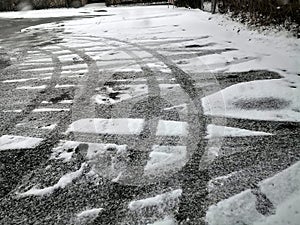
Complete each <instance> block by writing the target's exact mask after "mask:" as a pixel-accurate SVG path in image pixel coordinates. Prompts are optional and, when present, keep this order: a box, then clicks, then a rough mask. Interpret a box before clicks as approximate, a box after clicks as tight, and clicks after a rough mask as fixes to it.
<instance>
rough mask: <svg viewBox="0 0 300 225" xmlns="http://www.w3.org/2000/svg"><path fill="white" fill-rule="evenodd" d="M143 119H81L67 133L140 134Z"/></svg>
mask: <svg viewBox="0 0 300 225" xmlns="http://www.w3.org/2000/svg"><path fill="white" fill-rule="evenodd" d="M143 125H144V119H131V118H122V119H81V120H77V121H75V122H73V123H72V124H71V125H70V126H69V128H68V130H67V132H82V133H96V134H140V132H141V131H142V129H143Z"/></svg>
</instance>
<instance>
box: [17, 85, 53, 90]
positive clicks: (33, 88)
mask: <svg viewBox="0 0 300 225" xmlns="http://www.w3.org/2000/svg"><path fill="white" fill-rule="evenodd" d="M46 87H47V85H41V86H21V87H16V89H17V90H36V89H45V88H46Z"/></svg>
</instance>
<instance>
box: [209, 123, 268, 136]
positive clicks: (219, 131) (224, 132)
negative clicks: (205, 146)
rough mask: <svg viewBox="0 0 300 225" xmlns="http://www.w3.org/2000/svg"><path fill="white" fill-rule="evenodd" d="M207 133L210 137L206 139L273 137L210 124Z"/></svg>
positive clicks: (264, 133)
mask: <svg viewBox="0 0 300 225" xmlns="http://www.w3.org/2000/svg"><path fill="white" fill-rule="evenodd" d="M207 133H208V135H207V136H206V138H214V137H244V136H265V135H272V134H270V133H266V132H260V131H251V130H246V129H240V128H235V127H226V126H217V125H214V124H209V125H208V126H207Z"/></svg>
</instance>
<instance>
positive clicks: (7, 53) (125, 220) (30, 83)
mask: <svg viewBox="0 0 300 225" xmlns="http://www.w3.org/2000/svg"><path fill="white" fill-rule="evenodd" d="M62 20H63V19H62ZM7 22H8V21H7V20H1V22H0V29H1V38H2V40H1V42H0V44H1V46H2V48H0V72H1V75H0V96H1V98H0V120H1V121H0V136H2V141H3V142H2V143H4V141H6V143H8V144H6V145H3V146H0V162H1V163H0V199H1V201H0V224H3V225H4V224H5V225H9V224H47V225H48V224H103V225H106V224H107V225H108V224H112V225H115V224H131V225H133V224H135V225H138V224H152V223H154V222H155V221H159V220H162V219H165V220H166V221H167V220H168V218H169V216H170V215H171V216H172V217H173V218H174V219H175V220H176V221H177V223H178V224H193V225H199V224H204V218H205V215H206V212H207V210H208V207H209V206H210V205H213V204H215V203H217V202H220V201H222V200H224V199H228V198H229V197H231V196H234V195H236V194H238V193H240V192H242V191H244V190H247V189H250V190H251V193H252V194H253V196H254V197H255V199H256V205H255V208H256V210H257V211H258V212H259V213H260V214H261V215H264V216H268V215H271V214H272V213H274V205H273V204H272V201H271V200H269V199H268V198H267V196H266V195H265V194H264V193H263V192H262V191H261V189H260V187H259V186H258V183H259V182H260V181H262V180H264V179H266V178H267V177H272V176H274V175H275V174H277V173H278V172H280V171H283V170H284V169H286V168H288V167H289V166H290V165H292V164H294V163H296V162H297V161H299V158H300V152H299V150H298V149H297V147H295V146H299V144H300V143H299V142H300V140H299V136H298V135H299V131H300V126H299V124H298V123H292V122H272V121H256V120H246V119H234V118H227V119H225V118H221V117H212V116H204V115H203V109H202V105H201V98H202V97H204V96H206V95H208V94H211V93H214V92H216V91H219V90H220V89H223V88H225V87H228V86H230V85H233V84H237V83H240V82H245V81H252V80H258V79H279V78H280V76H279V75H278V74H276V73H273V72H268V71H249V72H244V73H226V74H224V73H215V74H213V76H208V75H207V74H205V73H194V74H190V73H189V74H188V73H186V72H185V71H183V70H182V69H181V68H179V67H178V66H177V64H175V63H174V60H178V59H185V58H191V57H195V54H196V55H198V56H199V55H209V54H214V53H217V52H218V53H221V52H225V51H234V50H235V49H229V48H224V49H218V50H216V49H211V50H201V46H188V45H186V46H185V42H186V41H187V40H184V39H183V38H178V39H175V40H174V39H172V42H174V43H178V44H181V46H185V47H184V49H183V48H182V47H181V48H179V47H178V48H177V49H176V48H172V49H168V48H164V49H162V47H161V46H162V45H163V44H165V43H170V40H164V39H158V40H141V42H140V43H137V42H135V41H131V40H130V39H129V40H128V39H125V38H122V37H119V38H116V37H115V38H107V37H92V36H86V35H81V36H78V37H77V38H78V40H80V44H78V43H77V44H76V45H74V44H73V45H72V44H70V43H69V42H68V40H66V39H63V38H61V34H64V35H66V36H67V35H72V34H68V33H66V32H65V31H64V27H63V25H61V26H60V21H57V27H56V28H55V29H53V30H52V31H51V32H49V33H47V31H45V30H39V29H36V30H33V31H30V32H23V33H19V32H17V31H19V29H20V28H24V27H27V26H29V25H35V24H39V23H43V22H44V21H43V20H35V21H32V20H26V19H23V20H9V23H10V25H9V26H8V25H7ZM47 22H51V21H49V20H48V21H47ZM73 38H74V37H73ZM201 38H202V39H203V40H206V41H207V43H208V44H209V43H210V39H209V37H208V36H203V37H201ZM210 44H211V43H210ZM195 48H196V49H197V50H196V51H197V53H195V51H194V49H195ZM191 49H193V52H191V53H189V52H188V51H190V50H191ZM107 50H109V51H111V55H110V57H109V58H107V57H106V58H105V59H103V58H101V52H103V51H107ZM161 50H163V51H161ZM162 52H164V53H162ZM174 52H175V53H176V54H173V53H174ZM93 55H94V56H96V55H97V56H98V58H97V57H92V56H93ZM123 55H126V60H124V59H122V57H121V56H123ZM137 65H138V66H139V67H140V68H141V70H135V69H134V68H135V66H137ZM269 103H270V104H271V106H269V107H276V102H275V103H274V102H272V101H271V100H270V102H269ZM252 104H255V103H252ZM266 104H267V105H268V103H266ZM274 105H275V106H274ZM243 106H244V107H252V105H251V103H249V104H244V105H243ZM267 107H268V106H267ZM210 123H214V124H217V125H226V126H231V127H237V128H242V129H249V130H256V131H262V132H267V133H272V134H273V135H272V136H250V137H223V138H222V140H218V143H220V142H221V150H220V151H219V152H220V153H219V155H218V156H216V158H214V159H213V160H211V159H210V158H209V157H208V156H207V152H208V149H209V148H210V147H212V146H214V144H215V143H213V142H211V143H209V140H208V139H207V138H205V136H206V135H207V134H206V127H207V125H208V124H210ZM28 137H31V139H30V138H28ZM7 140H8V141H7ZM9 143H19V145H21V146H22V147H20V148H19V149H16V147H15V145H13V144H11V145H10V144H9ZM24 146H25V147H24ZM229 174H230V179H226V180H224V182H221V181H220V180H216V179H215V178H217V177H221V176H228V175H229ZM166 224H167V223H166ZM235 224H246V223H235ZM231 225H232V224H231Z"/></svg>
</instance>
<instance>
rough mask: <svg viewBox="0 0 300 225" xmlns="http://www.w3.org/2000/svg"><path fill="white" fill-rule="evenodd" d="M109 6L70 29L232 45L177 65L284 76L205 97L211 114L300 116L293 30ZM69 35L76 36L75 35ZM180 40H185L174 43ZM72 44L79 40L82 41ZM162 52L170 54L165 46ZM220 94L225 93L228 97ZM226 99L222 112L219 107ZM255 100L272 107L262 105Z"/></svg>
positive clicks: (298, 49)
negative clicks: (262, 28) (256, 28)
mask: <svg viewBox="0 0 300 225" xmlns="http://www.w3.org/2000/svg"><path fill="white" fill-rule="evenodd" d="M97 7H98V5H97V4H95V5H92V6H90V7H87V8H85V9H71V11H72V12H77V13H79V14H80V12H81V11H82V10H88V11H91V12H92V11H97V10H96V8H97ZM101 7H103V6H100V8H101ZM60 10H61V9H56V10H49V12H51V13H49V14H44V15H45V16H53V15H60V14H61V12H62V11H60ZM105 10H107V14H109V15H112V16H105V17H95V18H87V19H81V20H75V21H74V20H73V21H67V22H65V23H64V25H65V26H64V29H65V31H66V32H71V33H72V35H74V36H76V35H79V36H80V35H90V36H94V37H104V38H111V37H112V38H116V37H117V38H120V37H124V38H121V40H132V41H133V42H136V43H137V44H139V45H141V46H143V45H144V44H145V42H147V41H150V40H152V41H153V42H155V41H156V40H157V41H158V43H159V40H162V39H165V40H170V41H171V42H170V43H164V44H163V45H160V44H158V45H160V46H161V47H162V48H164V49H172V48H174V47H177V48H182V50H184V49H185V46H187V45H190V46H191V45H195V46H201V47H199V48H193V49H187V52H188V51H189V52H190V51H200V50H201V51H205V50H218V49H228V51H222V52H221V53H220V52H216V53H212V54H204V55H200V56H195V57H193V58H188V59H184V60H177V61H176V60H175V63H177V64H178V66H179V67H181V68H182V69H183V70H184V71H186V72H188V73H199V72H206V73H207V72H208V73H215V72H216V73H217V72H240V71H249V70H270V71H274V72H277V73H279V74H280V75H281V76H283V79H281V80H268V81H253V82H248V83H241V84H238V85H234V86H232V87H229V88H227V89H225V90H221V91H220V92H219V93H217V94H215V95H211V96H207V97H206V98H204V99H203V106H204V109H205V113H206V114H210V115H226V116H230V117H239V118H250V119H260V120H280V121H299V120H300V106H299V103H298V101H297V99H298V98H299V96H300V68H299V65H300V57H299V55H300V54H299V53H300V40H299V39H296V38H294V37H291V36H290V35H289V34H288V33H287V32H284V31H282V32H272V31H270V32H269V33H268V34H266V33H259V32H258V31H253V30H249V29H247V27H246V26H244V25H242V24H241V23H238V22H233V21H230V20H228V19H226V18H224V16H222V15H211V14H209V13H205V12H202V11H200V10H189V9H184V8H176V9H171V8H167V6H148V7H142V6H137V7H116V8H105ZM63 11H64V15H66V13H65V12H68V11H69V10H63ZM71 11H69V12H71ZM47 12H48V11H47ZM74 15H75V14H74ZM18 16H19V15H18V14H15V13H0V17H11V18H13V17H18ZM26 16H27V17H30V16H31V17H37V16H40V13H39V12H35V11H28V12H26ZM55 26H57V25H56V24H54V23H53V24H45V25H40V26H36V27H34V28H41V29H51V28H53V27H55ZM32 28H33V27H32ZM30 29H31V28H30ZM30 29H29V30H30ZM27 30H28V29H27ZM66 38H67V39H68V40H70V39H71V40H72V36H68V37H66ZM175 39H179V40H182V42H177V43H175V42H172V40H175ZM72 42H74V43H75V42H76V40H73V41H72ZM75 44H76V43H75ZM184 45H185V46H184ZM161 53H162V54H164V53H165V52H164V51H163V50H162V51H161ZM216 96H223V98H224V101H223V99H220V97H216ZM220 101H221V103H222V106H223V110H221V111H222V112H220V110H219V108H220ZM255 102H260V103H262V104H263V105H264V104H266V105H269V106H267V108H260V107H259V106H257V104H255ZM224 105H225V110H224Z"/></svg>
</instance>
